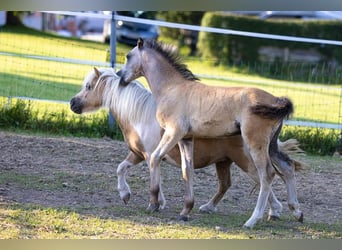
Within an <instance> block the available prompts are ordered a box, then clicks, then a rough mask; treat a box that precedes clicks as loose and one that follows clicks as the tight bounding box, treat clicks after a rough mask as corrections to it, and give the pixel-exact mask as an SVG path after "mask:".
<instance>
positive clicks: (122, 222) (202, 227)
mask: <svg viewBox="0 0 342 250" xmlns="http://www.w3.org/2000/svg"><path fill="white" fill-rule="evenodd" d="M112 209H114V208H112ZM134 213H135V214H136V215H135V216H129V217H127V218H124V217H117V218H101V217H99V216H94V215H84V214H80V213H78V212H77V211H71V210H68V209H66V208H60V209H56V208H46V207H39V206H33V205H22V204H13V205H8V206H1V207H0V217H2V220H1V222H0V238H1V239H66V238H68V239H82V238H96V239H333V238H335V239H336V238H341V237H342V234H341V231H342V225H341V224H334V225H327V224H323V223H312V224H300V223H296V222H293V223H286V220H287V219H286V218H284V219H283V221H280V222H266V221H264V222H261V223H259V224H257V225H256V226H255V228H254V229H253V230H244V229H242V228H241V223H242V222H243V221H244V220H246V219H247V216H244V215H240V216H239V215H234V216H231V217H229V218H227V216H223V215H215V214H211V215H201V218H198V219H194V220H193V221H190V222H188V223H181V222H176V221H165V219H163V218H162V216H158V215H154V216H153V217H151V216H148V214H146V212H144V211H140V212H139V210H138V211H137V210H136V211H134ZM284 220H285V223H284ZM289 220H290V219H289Z"/></svg>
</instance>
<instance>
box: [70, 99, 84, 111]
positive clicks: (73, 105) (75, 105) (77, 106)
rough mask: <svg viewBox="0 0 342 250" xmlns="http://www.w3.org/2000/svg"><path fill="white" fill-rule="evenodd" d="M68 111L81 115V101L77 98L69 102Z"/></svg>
mask: <svg viewBox="0 0 342 250" xmlns="http://www.w3.org/2000/svg"><path fill="white" fill-rule="evenodd" d="M70 109H71V110H72V111H73V112H75V113H76V114H82V101H81V99H80V98H78V97H73V98H72V99H71V100H70Z"/></svg>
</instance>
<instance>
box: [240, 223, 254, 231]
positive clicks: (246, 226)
mask: <svg viewBox="0 0 342 250" xmlns="http://www.w3.org/2000/svg"><path fill="white" fill-rule="evenodd" d="M242 228H243V229H246V230H251V229H253V226H250V225H246V224H244V225H243V226H242Z"/></svg>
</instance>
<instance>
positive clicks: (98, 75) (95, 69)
mask: <svg viewBox="0 0 342 250" xmlns="http://www.w3.org/2000/svg"><path fill="white" fill-rule="evenodd" d="M94 71H95V75H96V76H97V78H99V77H100V75H101V72H100V71H99V70H98V69H97V68H96V67H94Z"/></svg>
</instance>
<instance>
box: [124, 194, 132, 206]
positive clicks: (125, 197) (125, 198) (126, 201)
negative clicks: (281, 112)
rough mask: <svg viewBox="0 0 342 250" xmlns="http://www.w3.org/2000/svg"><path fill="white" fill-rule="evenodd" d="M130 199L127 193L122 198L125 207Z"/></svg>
mask: <svg viewBox="0 0 342 250" xmlns="http://www.w3.org/2000/svg"><path fill="white" fill-rule="evenodd" d="M130 198H131V194H130V193H128V194H126V195H125V196H123V197H122V201H123V202H124V203H125V205H127V204H128V201H129V200H130Z"/></svg>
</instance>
